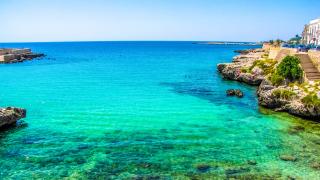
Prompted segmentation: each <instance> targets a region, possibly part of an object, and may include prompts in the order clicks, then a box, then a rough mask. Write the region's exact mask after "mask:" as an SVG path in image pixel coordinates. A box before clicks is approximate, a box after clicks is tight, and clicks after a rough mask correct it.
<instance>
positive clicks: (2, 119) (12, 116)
mask: <svg viewBox="0 0 320 180" xmlns="http://www.w3.org/2000/svg"><path fill="white" fill-rule="evenodd" d="M25 117H26V110H25V109H21V108H15V107H7V108H0V128H2V127H5V126H10V125H13V124H15V123H16V122H17V121H18V120H19V119H21V118H25Z"/></svg>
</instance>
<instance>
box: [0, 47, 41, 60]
mask: <svg viewBox="0 0 320 180" xmlns="http://www.w3.org/2000/svg"><path fill="white" fill-rule="evenodd" d="M43 56H45V55H44V54H42V53H33V52H32V51H31V49H29V48H23V49H16V48H5V49H0V63H3V64H9V63H17V62H23V61H25V60H32V59H35V58H40V57H43Z"/></svg>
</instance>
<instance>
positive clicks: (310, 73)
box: [296, 54, 320, 81]
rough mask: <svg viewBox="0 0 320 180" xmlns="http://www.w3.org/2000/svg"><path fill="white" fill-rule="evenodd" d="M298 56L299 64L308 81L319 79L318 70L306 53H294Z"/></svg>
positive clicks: (319, 73)
mask: <svg viewBox="0 0 320 180" xmlns="http://www.w3.org/2000/svg"><path fill="white" fill-rule="evenodd" d="M296 56H297V57H299V58H300V64H301V67H302V69H303V71H304V72H305V74H306V77H307V79H308V80H310V81H314V80H320V72H319V70H318V69H317V68H316V66H315V65H314V64H313V63H312V61H311V59H310V57H309V55H308V54H296Z"/></svg>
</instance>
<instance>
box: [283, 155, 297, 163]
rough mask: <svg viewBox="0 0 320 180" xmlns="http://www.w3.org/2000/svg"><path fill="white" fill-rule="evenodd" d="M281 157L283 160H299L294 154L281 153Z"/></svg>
mask: <svg viewBox="0 0 320 180" xmlns="http://www.w3.org/2000/svg"><path fill="white" fill-rule="evenodd" d="M280 159H281V160H283V161H293V162H294V161H297V158H296V157H294V156H292V155H281V156H280Z"/></svg>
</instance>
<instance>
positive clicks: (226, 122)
mask: <svg viewBox="0 0 320 180" xmlns="http://www.w3.org/2000/svg"><path fill="white" fill-rule="evenodd" d="M0 47H30V48H32V49H33V50H34V51H36V52H42V53H45V54H47V57H46V58H44V59H42V60H34V61H28V62H24V63H20V64H6V65H0V82H1V88H0V105H1V106H18V107H24V108H26V109H27V110H28V115H27V116H28V117H27V118H26V119H24V120H23V122H22V123H20V124H19V125H18V126H17V127H16V128H13V129H10V130H8V131H5V132H1V133H0V179H30V178H41V179H61V178H77V179H81V178H82V179H95V178H100V179H131V178H133V179H134V178H138V179H139V178H145V179H148V178H149V179H152V178H153V179H179V178H180V179H188V178H190V179H191V178H199V179H204V178H208V179H213V178H217V179H225V178H232V177H234V178H247V179H248V178H252V179H256V178H257V177H260V178H261V177H265V178H270V179H275V178H279V179H286V178H288V177H295V178H298V179H299V178H301V179H317V178H319V177H320V171H319V170H317V169H315V168H312V165H314V164H315V163H317V162H318V163H320V137H319V136H320V126H319V125H318V124H317V123H313V122H310V121H304V120H301V119H298V118H293V117H292V116H289V115H286V114H279V113H274V112H272V111H268V110H264V109H260V108H259V107H258V105H257V99H256V96H255V91H256V88H255V87H250V86H247V85H244V84H240V83H237V82H230V81H226V80H223V79H222V78H221V77H220V75H219V74H218V73H217V70H216V65H217V63H219V62H229V61H231V59H232V56H234V55H235V54H234V52H233V51H234V50H238V49H246V48H253V47H252V46H248V47H246V46H237V45H227V46H225V45H199V44H193V43H192V42H83V43H30V44H0ZM229 88H240V89H241V90H243V91H244V93H245V97H244V98H243V99H239V98H231V97H226V95H225V90H227V89H229ZM297 126H298V127H300V126H301V127H304V129H303V128H301V127H300V128H296V127H297ZM296 129H298V130H296ZM281 155H292V156H294V157H296V158H297V160H296V161H295V162H291V161H283V160H281V159H280V158H279V156H281ZM248 161H250V162H251V163H248Z"/></svg>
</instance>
